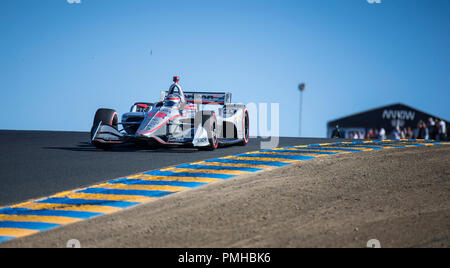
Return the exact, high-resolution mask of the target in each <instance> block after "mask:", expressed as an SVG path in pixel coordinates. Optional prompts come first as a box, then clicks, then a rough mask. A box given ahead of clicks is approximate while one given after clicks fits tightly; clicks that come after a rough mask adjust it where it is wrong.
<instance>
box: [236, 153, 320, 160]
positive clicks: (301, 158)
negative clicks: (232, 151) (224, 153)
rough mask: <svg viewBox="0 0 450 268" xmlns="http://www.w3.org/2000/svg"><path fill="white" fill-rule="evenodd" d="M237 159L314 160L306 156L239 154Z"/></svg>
mask: <svg viewBox="0 0 450 268" xmlns="http://www.w3.org/2000/svg"><path fill="white" fill-rule="evenodd" d="M235 157H264V158H280V159H291V160H304V161H306V160H310V159H314V158H315V157H314V156H304V155H277V154H238V155H235Z"/></svg>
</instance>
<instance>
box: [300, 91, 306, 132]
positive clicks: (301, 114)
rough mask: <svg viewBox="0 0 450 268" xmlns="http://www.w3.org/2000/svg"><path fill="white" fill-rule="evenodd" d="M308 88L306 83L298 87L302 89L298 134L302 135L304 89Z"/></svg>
mask: <svg viewBox="0 0 450 268" xmlns="http://www.w3.org/2000/svg"><path fill="white" fill-rule="evenodd" d="M305 88H306V84H305V83H300V85H298V89H299V90H300V107H299V122H298V136H299V137H301V136H302V105H303V91H304V90H305Z"/></svg>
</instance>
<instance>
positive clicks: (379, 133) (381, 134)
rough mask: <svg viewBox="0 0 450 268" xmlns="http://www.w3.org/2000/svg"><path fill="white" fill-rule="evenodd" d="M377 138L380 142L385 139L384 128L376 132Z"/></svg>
mask: <svg viewBox="0 0 450 268" xmlns="http://www.w3.org/2000/svg"><path fill="white" fill-rule="evenodd" d="M378 137H379V138H380V140H385V139H386V130H385V129H384V128H382V127H381V128H380V131H379V132H378Z"/></svg>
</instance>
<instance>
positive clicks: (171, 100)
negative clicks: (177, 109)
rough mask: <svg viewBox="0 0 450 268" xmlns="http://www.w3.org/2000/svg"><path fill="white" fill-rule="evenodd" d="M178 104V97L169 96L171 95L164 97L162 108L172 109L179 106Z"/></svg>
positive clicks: (179, 99) (179, 100)
mask: <svg viewBox="0 0 450 268" xmlns="http://www.w3.org/2000/svg"><path fill="white" fill-rule="evenodd" d="M180 102H181V98H180V96H178V95H175V94H171V95H168V96H167V97H166V99H165V100H164V106H168V107H173V106H177V105H178V104H180Z"/></svg>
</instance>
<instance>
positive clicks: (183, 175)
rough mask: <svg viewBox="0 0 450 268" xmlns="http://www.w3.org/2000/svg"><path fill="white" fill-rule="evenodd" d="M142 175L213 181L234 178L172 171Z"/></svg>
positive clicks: (225, 175)
mask: <svg viewBox="0 0 450 268" xmlns="http://www.w3.org/2000/svg"><path fill="white" fill-rule="evenodd" d="M144 175H151V176H166V177H202V178H213V179H229V178H233V177H235V175H228V174H215V173H190V172H172V171H160V170H155V171H150V172H146V173H144Z"/></svg>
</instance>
